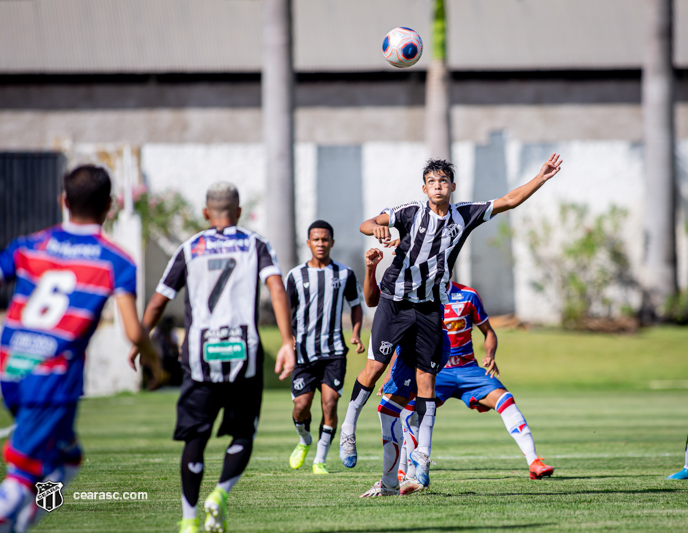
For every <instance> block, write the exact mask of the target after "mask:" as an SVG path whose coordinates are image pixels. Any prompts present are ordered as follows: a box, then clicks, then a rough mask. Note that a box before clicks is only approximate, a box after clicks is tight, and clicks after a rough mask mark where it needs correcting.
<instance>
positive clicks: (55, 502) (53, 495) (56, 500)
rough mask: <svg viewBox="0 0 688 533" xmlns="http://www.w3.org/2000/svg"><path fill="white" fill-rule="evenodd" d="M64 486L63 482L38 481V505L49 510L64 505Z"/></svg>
mask: <svg viewBox="0 0 688 533" xmlns="http://www.w3.org/2000/svg"><path fill="white" fill-rule="evenodd" d="M62 487H64V485H63V484H62V483H61V482H57V483H55V482H53V481H50V480H47V481H45V482H40V481H39V482H38V483H36V490H37V491H38V492H37V493H36V505H37V506H38V507H40V508H41V509H43V510H44V511H48V512H51V511H54V510H55V509H57V508H58V507H62V504H63V503H64V498H63V497H62Z"/></svg>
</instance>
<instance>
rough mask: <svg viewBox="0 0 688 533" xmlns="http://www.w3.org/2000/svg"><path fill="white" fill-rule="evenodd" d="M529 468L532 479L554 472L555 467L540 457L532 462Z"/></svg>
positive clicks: (547, 475)
mask: <svg viewBox="0 0 688 533" xmlns="http://www.w3.org/2000/svg"><path fill="white" fill-rule="evenodd" d="M528 470H529V471H530V479H542V478H543V477H549V476H551V475H552V474H554V467H553V466H548V465H546V464H545V463H543V462H542V459H541V458H540V457H538V458H537V459H535V461H533V462H532V463H530V467H529V468H528Z"/></svg>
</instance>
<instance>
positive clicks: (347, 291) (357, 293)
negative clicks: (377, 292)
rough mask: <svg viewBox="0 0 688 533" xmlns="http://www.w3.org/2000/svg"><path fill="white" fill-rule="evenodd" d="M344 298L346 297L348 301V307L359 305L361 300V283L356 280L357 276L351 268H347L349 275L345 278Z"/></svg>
mask: <svg viewBox="0 0 688 533" xmlns="http://www.w3.org/2000/svg"><path fill="white" fill-rule="evenodd" d="M344 298H346V301H347V302H348V303H349V307H355V306H357V305H361V300H363V291H362V290H361V284H360V283H359V282H358V278H357V277H356V274H354V271H353V270H349V275H348V276H347V278H346V286H345V287H344Z"/></svg>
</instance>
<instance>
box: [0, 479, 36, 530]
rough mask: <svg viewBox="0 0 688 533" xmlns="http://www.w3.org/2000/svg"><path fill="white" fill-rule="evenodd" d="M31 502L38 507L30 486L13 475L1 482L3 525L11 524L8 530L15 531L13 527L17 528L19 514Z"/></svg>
mask: <svg viewBox="0 0 688 533" xmlns="http://www.w3.org/2000/svg"><path fill="white" fill-rule="evenodd" d="M31 504H33V506H34V507H36V504H35V495H34V493H33V491H31V489H29V487H27V486H26V485H24V484H23V483H20V482H19V481H17V480H16V479H14V478H11V477H10V478H5V479H4V480H3V482H2V483H0V520H3V522H4V523H3V526H5V525H8V526H9V528H7V531H14V529H12V527H13V526H14V527H15V528H16V525H17V521H18V520H19V514H20V513H21V511H22V510H23V508H24V507H30V505H31ZM36 509H37V507H36ZM32 514H33V513H32ZM25 521H26V518H25ZM25 530H26V528H24V531H25Z"/></svg>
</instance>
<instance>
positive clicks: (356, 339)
mask: <svg viewBox="0 0 688 533" xmlns="http://www.w3.org/2000/svg"><path fill="white" fill-rule="evenodd" d="M350 342H351V344H355V345H356V353H363V352H365V346H363V343H362V342H361V339H360V337H359V336H358V335H352V337H351V341H350Z"/></svg>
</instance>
